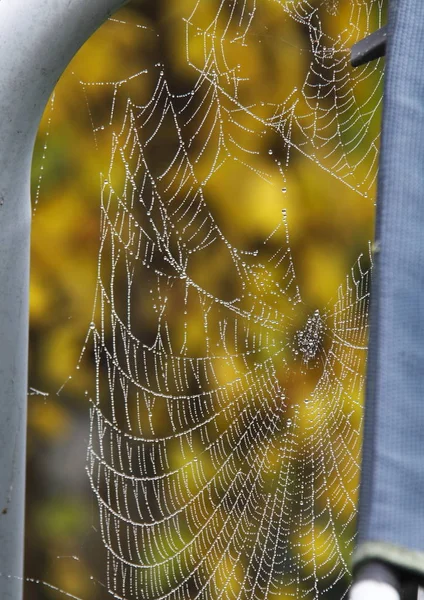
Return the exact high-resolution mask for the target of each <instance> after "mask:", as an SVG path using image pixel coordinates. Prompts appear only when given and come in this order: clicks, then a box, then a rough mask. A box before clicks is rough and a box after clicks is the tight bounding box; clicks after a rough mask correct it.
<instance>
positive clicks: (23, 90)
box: [0, 0, 127, 600]
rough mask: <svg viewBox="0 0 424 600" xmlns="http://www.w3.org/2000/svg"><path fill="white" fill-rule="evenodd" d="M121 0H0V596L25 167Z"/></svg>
mask: <svg viewBox="0 0 424 600" xmlns="http://www.w3.org/2000/svg"><path fill="white" fill-rule="evenodd" d="M126 1H127V0H73V1H72V2H70V1H69V0H12V1H11V0H4V1H1V0H0V573H1V575H0V600H6V599H7V600H18V599H19V598H21V596H22V587H23V584H22V577H23V546H24V542H23V540H24V501H25V449H26V443H25V438H26V400H27V355H28V287H29V246H30V227H31V210H30V171H31V160H32V154H33V147H34V142H35V137H36V133H37V129H38V125H39V121H40V119H41V116H42V113H43V111H44V108H45V106H46V103H47V101H48V98H49V96H50V94H51V92H52V91H53V88H54V86H55V84H56V82H57V80H58V79H59V77H60V76H61V74H62V72H63V71H64V69H65V68H66V66H67V65H68V64H69V62H70V60H71V59H72V57H73V56H74V54H75V53H76V52H77V50H78V49H79V48H80V47H81V46H82V44H83V43H84V42H85V41H86V40H87V39H88V38H89V37H90V36H91V34H92V33H93V32H94V31H95V30H96V29H97V28H98V27H99V26H100V25H101V24H102V23H103V22H104V21H105V20H106V19H107V17H108V16H110V14H112V13H113V12H114V11H116V10H117V9H118V8H120V7H121V6H122V5H123V4H125V3H126Z"/></svg>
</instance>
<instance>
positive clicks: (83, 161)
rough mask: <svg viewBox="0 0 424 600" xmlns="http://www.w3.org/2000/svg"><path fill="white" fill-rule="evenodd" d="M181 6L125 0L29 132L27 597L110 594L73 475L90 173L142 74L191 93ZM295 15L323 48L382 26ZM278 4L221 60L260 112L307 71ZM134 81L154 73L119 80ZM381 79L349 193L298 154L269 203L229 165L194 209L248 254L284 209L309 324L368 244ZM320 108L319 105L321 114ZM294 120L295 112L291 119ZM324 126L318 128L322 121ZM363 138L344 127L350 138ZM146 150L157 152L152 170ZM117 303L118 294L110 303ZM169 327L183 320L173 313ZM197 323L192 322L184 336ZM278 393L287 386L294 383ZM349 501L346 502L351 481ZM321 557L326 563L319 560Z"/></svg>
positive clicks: (300, 28)
mask: <svg viewBox="0 0 424 600" xmlns="http://www.w3.org/2000/svg"><path fill="white" fill-rule="evenodd" d="M195 4H196V3H195V2H194V1H193V0H178V2H177V1H176V0H155V1H154V2H149V1H144V2H141V1H133V2H132V3H131V4H130V5H129V6H128V7H126V8H125V9H123V10H122V11H120V13H119V14H117V15H116V16H115V18H114V19H112V20H110V21H108V22H107V23H105V25H104V26H103V27H102V28H101V29H100V30H99V31H98V32H97V33H96V34H95V35H94V36H93V38H92V39H91V40H90V41H89V42H87V44H86V45H85V46H84V48H83V49H82V50H81V51H80V52H79V54H78V55H77V56H76V57H75V59H74V60H73V62H72V64H71V65H70V66H69V68H68V70H67V72H66V73H65V75H64V76H63V78H62V79H61V81H60V82H59V84H58V86H57V89H56V91H55V93H54V96H53V97H52V99H51V101H50V102H49V105H48V106H47V109H46V112H45V115H44V118H43V121H42V124H41V127H40V131H39V136H38V140H37V145H36V151H35V156H34V163H33V179H32V185H33V208H34V220H33V234H32V270H31V306H30V317H31V330H30V373H29V386H30V393H29V397H28V411H29V417H28V423H29V424H28V471H27V477H28V480H27V481H28V483H27V517H26V518H27V522H26V567H25V571H26V575H27V577H28V578H35V579H37V580H40V581H44V582H47V583H48V584H49V585H45V584H43V583H33V582H30V581H28V582H27V583H26V592H25V594H26V595H25V598H26V599H27V600H30V599H31V600H41V599H51V598H63V597H65V596H64V594H63V592H61V591H58V590H63V591H65V592H66V593H68V594H73V595H75V596H77V597H79V598H82V599H84V600H86V599H89V598H90V599H92V598H93V599H95V598H106V597H108V593H107V588H106V582H105V561H106V555H105V551H104V548H103V545H102V543H101V540H100V537H99V535H98V507H97V501H96V500H95V498H94V496H93V494H92V491H91V489H90V485H89V481H88V477H87V474H86V470H85V465H86V455H87V445H88V436H89V418H88V411H89V403H88V400H87V391H88V394H91V393H92V390H93V384H94V381H95V376H94V361H93V360H90V351H91V350H90V345H89V343H88V350H87V351H86V352H85V354H84V355H83V357H82V359H81V352H82V349H83V347H84V345H85V344H86V342H87V332H88V331H89V328H90V323H91V321H92V307H93V301H94V294H95V290H96V277H97V269H98V252H99V243H100V241H99V233H100V190H101V184H102V179H101V173H106V172H107V171H108V168H109V164H110V160H111V144H110V139H111V138H110V136H111V131H112V130H113V128H114V127H115V126H116V128H119V125H120V123H121V122H122V119H123V114H124V113H125V110H126V104H125V99H126V98H127V97H131V99H132V101H133V102H135V103H138V104H140V105H142V104H143V103H145V102H146V101H147V100H148V99H149V97H150V95H151V93H152V89H153V86H154V85H155V82H156V74H155V72H154V69H153V68H152V66H153V65H155V64H166V78H167V81H168V82H169V84H170V86H171V88H172V89H173V91H174V93H176V94H178V93H183V92H184V90H186V89H189V88H190V86H191V85H192V84H193V81H194V80H195V79H196V77H197V76H196V73H195V72H194V70H193V69H190V68H189V67H188V66H187V56H186V38H185V34H186V27H185V21H184V18H186V17H187V15H190V14H191V12H192V9H193V7H194V6H195ZM219 4H220V3H219V2H218V1H217V0H210V2H209V3H208V2H204V3H203V7H206V8H205V9H204V11H203V12H202V13H201V17H200V18H204V19H205V22H206V21H207V20H208V18H210V15H212V14H215V13H216V11H217V7H218V5H219ZM286 4H287V6H288V8H290V10H292V9H293V6H294V5H296V4H297V5H298V7H301V5H302V3H301V2H298V3H296V2H287V3H286ZM304 4H308V7H309V8H308V10H310V8H311V7H312V8H313V7H316V9H317V10H320V11H321V13H320V16H321V20H322V23H323V26H324V29H325V31H326V32H327V33H328V35H329V36H331V37H332V39H337V38H338V37H339V38H343V36H344V38H343V39H348V38H349V36H352V40H354V39H355V38H359V37H361V35H362V34H363V33H365V32H367V31H371V30H373V29H375V28H377V27H378V26H379V25H380V22H381V21H380V20H381V19H384V6H383V3H378V2H371V1H370V2H368V3H367V2H365V3H364V2H362V3H359V2H358V3H355V2H351V0H339V1H335V2H330V3H329V2H327V3H326V6H325V10H323V6H324V3H322V2H318V1H317V2H315V3H314V2H312V0H311V1H310V2H309V3H304ZM358 4H362V5H363V6H364V7H365V8H367V7H368V8H370V10H363V11H362V12H360V13H358V14H360V20H359V21H357V22H356V23H355V28H354V30H353V29H352V28H353V25H352V12H353V11H354V8H352V7H353V6H354V5H358ZM282 5H284V2H271V1H270V0H269V1H267V0H265V1H263V2H258V10H259V13H260V17H259V19H258V21H259V23H260V24H261V27H260V28H259V29H258V30H257V31H256V33H255V35H256V38H255V40H254V43H252V44H250V45H249V46H248V49H246V48H245V47H243V46H239V45H237V44H234V45H233V46H232V47H231V52H232V56H231V58H232V60H233V61H234V63H237V64H239V65H240V72H241V74H242V75H243V76H245V77H248V80H249V86H250V87H249V90H250V91H249V90H247V91H246V90H245V92H244V94H245V96H244V101H245V103H246V104H248V103H249V100H248V94H250V95H251V102H252V103H253V102H256V101H257V98H258V94H259V91H260V94H259V96H260V98H261V99H262V100H263V102H264V104H265V105H266V106H273V105H275V106H276V105H281V104H282V102H283V100H284V99H285V98H287V97H288V96H289V95H290V94H291V93H292V90H293V89H294V88H296V87H297V88H298V89H302V87H303V86H304V83H305V79H306V77H307V73H308V71H309V69H310V62H311V55H310V30H308V28H307V27H305V24H304V23H303V24H302V23H300V22H299V21H296V19H289V18H284V19H281V18H280V17H281V15H282V14H283V13H282V12H281V7H282ZM289 5H290V6H289ZM365 5H367V6H365ZM208 10H209V14H208ZM158 33H159V34H160V35H159V36H158ZM190 50H191V52H192V57H193V60H194V61H196V57H197V58H198V59H199V61H201V57H202V52H203V49H202V47H201V45H200V46H199V47H196V42H193V45H192V46H191V47H190ZM196 53H197V54H196ZM144 69H147V70H149V72H151V73H152V74H151V75H149V74H147V75H144V76H143V77H134V78H132V76H133V75H134V74H136V73H140V72H141V71H143V70H144ZM381 70H382V67H381V65H379V66H373V67H372V68H371V69H368V71H367V75H366V77H363V80H362V81H360V80H359V79H358V78H357V80H355V85H356V94H357V101H358V104H359V106H361V107H362V106H363V107H364V114H367V115H369V114H370V113H372V114H373V118H372V119H370V120H369V126H368V133H367V136H366V137H365V138H362V141H361V143H360V144H359V145H358V146H357V147H353V146H354V145H352V146H351V148H350V149H349V156H352V154H353V156H356V158H353V159H352V162H353V163H355V164H359V166H358V167H357V169H356V171H355V174H354V177H353V176H352V177H353V179H352V181H350V180H349V178H348V177H347V176H346V177H334V176H333V175H334V173H333V174H332V173H331V165H329V166H328V168H327V169H325V168H323V164H324V163H325V160H324V156H325V155H326V150H325V149H322V157H323V159H322V160H321V161H320V157H318V159H317V160H311V156H310V153H308V152H305V153H302V152H300V151H296V149H292V151H291V155H290V162H289V165H288V167H287V168H285V169H284V183H282V185H281V186H280V187H279V189H278V190H277V191H276V187H275V186H274V187H272V186H269V185H268V184H267V183H266V182H264V181H263V180H261V179H259V178H258V177H257V176H256V175H255V174H254V173H252V175H251V177H250V176H249V175H247V174H246V171H242V170H240V169H238V168H237V167H236V166H235V165H234V164H232V165H231V166H229V167H228V168H226V169H225V170H223V171H222V173H221V174H220V175H219V176H218V177H216V178H215V180H214V181H213V183H212V185H211V189H210V193H209V196H208V201H210V203H211V210H213V211H214V214H216V215H217V216H218V217H217V218H218V219H219V223H220V224H221V225H222V227H223V229H224V230H225V231H226V232H230V235H231V236H232V237H231V239H232V241H233V242H234V244H235V245H237V246H238V247H244V248H253V247H255V246H256V245H257V244H258V243H261V242H262V241H263V240H264V239H265V238H266V237H267V236H268V235H269V234H270V232H271V231H272V230H273V229H274V228H275V226H276V222H277V221H276V219H277V220H278V219H279V218H280V215H281V210H282V209H283V208H285V209H286V210H287V219H288V227H289V231H290V240H291V251H292V256H293V260H294V264H295V270H296V276H297V281H298V285H299V288H300V289H301V293H302V298H303V300H304V304H305V305H306V306H309V307H314V308H316V307H318V309H320V310H321V311H323V312H325V310H326V307H327V306H328V305H329V304H330V305H331V301H332V299H333V300H334V298H335V297H336V296H337V291H338V289H339V286H340V285H341V284H342V283H343V281H344V280H345V278H346V275H348V274H349V273H350V269H351V267H352V265H354V264H355V261H356V260H357V258H358V256H359V255H360V254H365V255H367V251H368V250H367V249H368V241H369V240H370V239H372V235H373V219H374V200H375V184H374V183H372V178H370V177H369V175H368V172H369V165H367V164H366V161H365V163H364V166H363V167H361V164H360V157H361V156H362V155H365V154H366V152H367V151H368V145H369V140H375V139H376V138H377V137H378V130H379V119H380V116H379V114H380V108H379V106H380V101H381ZM317 78H319V75H317ZM119 81H121V82H125V84H122V85H120V86H119V88H118V89H119V94H117V93H116V90H117V86H116V82H119ZM349 81H350V80H349ZM312 85H313V82H312ZM346 85H347V84H346ZM349 85H350V84H349ZM114 98H115V100H114ZM114 101H115V102H116V105H115V106H114V113H113V120H112V123H110V114H111V107H112V105H113V103H114ZM325 102H326V100H325V99H324V100H323V103H324V104H323V106H324V107H325ZM330 105H331V100H330V99H329V100H328V107H327V108H329V107H330ZM298 108H299V107H298ZM299 110H300V112H302V107H300V108H299ZM303 112H304V113H307V112H308V111H307V110H304V111H303ZM328 119H329V122H330V121H331V111H329V113H328ZM361 126H362V123H361V122H356V121H355V119H352V122H351V124H350V126H349V132H350V134H349V135H351V139H354V137H355V132H356V131H360V129H361ZM329 127H330V125H329ZM328 137H331V136H330V134H328ZM301 142H302V140H301V139H299V143H301ZM268 149H272V154H269V153H268ZM334 152H335V153H336V154H334V155H333V156H332V158H331V164H332V165H333V166H334V165H336V168H335V171H337V164H338V161H337V158H336V156H337V152H339V153H340V157H342V156H343V155H344V154H345V153H346V148H343V146H338V147H336V148H335V150H334ZM160 153H161V151H160V149H158V161H159V160H160ZM286 158H287V148H284V147H283V145H282V144H280V142H279V139H278V137H277V136H275V137H274V138H272V137H271V136H268V137H265V138H264V140H263V154H262V156H261V159H260V160H261V161H263V166H264V169H265V170H267V171H273V170H274V171H275V173H276V176H278V173H277V172H278V168H277V166H275V161H276V160H278V161H280V162H283V164H285V161H286ZM204 160H205V162H206V161H207V160H208V157H207V156H206V157H205V158H204ZM201 167H202V165H200V167H199V168H201ZM205 168H206V167H205ZM361 169H362V170H361ZM353 180H354V183H353V184H352V182H353ZM364 182H366V185H365V184H364ZM363 184H364V185H363ZM236 199H237V201H235V200H236ZM258 199H260V202H258ZM276 215H278V216H277V217H276ZM199 268H200V267H199ZM208 268H209V269H211V270H210V271H209V272H210V273H212V274H213V277H215V278H216V286H217V289H219V286H223V285H225V281H226V268H227V265H226V264H225V263H223V264H221V265H220V264H219V261H218V264H216V261H215V264H214V265H213V266H210V267H208ZM223 282H224V283H223ZM138 285H140V286H141V285H142V282H139V283H138ZM126 291H127V290H126V289H123V294H124V295H125V294H126ZM139 298H140V300H139V310H140V313H141V314H143V312H146V311H147V312H148V310H149V309H148V298H145V296H144V295H143V291H142V290H140V295H139ZM174 318H175V319H176V320H177V319H179V318H181V315H180V314H179V313H178V311H175V316H174ZM196 326H197V325H196V323H195V322H193V324H192V327H193V328H195V327H196ZM145 327H146V338H147V339H149V336H151V335H152V331H149V325H148V323H146V324H145ZM199 335H200V336H201V332H199ZM91 358H92V357H91ZM299 377H300V375H299ZM313 377H314V376H313V374H312V375H311V378H312V379H313ZM312 379H311V380H312ZM292 385H293V386H294V387H295V386H296V379H294V383H292ZM299 385H300V384H299ZM302 385H303V386H304V385H305V383H304V381H303V382H302ZM302 389H303V388H302ZM302 393H303V392H302ZM357 422H358V423H359V422H360V415H357ZM352 490H353V492H352V493H355V492H354V490H356V484H355V482H354V483H353V484H352ZM346 547H348V548H350V547H351V546H346ZM347 556H348V552H347ZM321 559H322V560H323V561H325V556H324V557H321ZM343 585H346V582H343ZM55 588H57V589H55ZM339 591H340V590H338V589H337V588H336V589H335V590H333V591H331V590H330V591H329V592H328V594H327V596H326V597H328V598H329V599H331V598H338V597H340V596H338V595H337V594H338V593H339ZM308 597H309V596H308ZM312 597H313V596H310V598H312ZM283 598H284V596H282V597H281V600H283Z"/></svg>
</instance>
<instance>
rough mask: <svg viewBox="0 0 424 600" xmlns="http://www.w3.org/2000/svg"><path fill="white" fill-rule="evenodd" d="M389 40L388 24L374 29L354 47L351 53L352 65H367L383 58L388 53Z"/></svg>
mask: <svg viewBox="0 0 424 600" xmlns="http://www.w3.org/2000/svg"><path fill="white" fill-rule="evenodd" d="M386 41H387V26H384V27H382V28H381V29H379V30H378V31H374V33H372V34H371V35H369V36H367V37H366V38H364V39H363V40H361V41H360V42H357V43H356V44H355V45H354V46H353V47H352V51H351V55H350V62H351V65H352V67H359V66H361V65H365V64H367V63H369V62H371V61H373V60H376V59H377V58H381V57H382V56H385V54H386Z"/></svg>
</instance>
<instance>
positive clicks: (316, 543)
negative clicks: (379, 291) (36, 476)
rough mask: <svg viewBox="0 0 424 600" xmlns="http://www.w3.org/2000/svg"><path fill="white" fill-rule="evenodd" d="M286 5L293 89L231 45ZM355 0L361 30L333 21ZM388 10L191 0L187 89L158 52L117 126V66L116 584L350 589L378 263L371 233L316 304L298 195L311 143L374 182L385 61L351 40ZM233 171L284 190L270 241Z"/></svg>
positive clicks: (111, 367)
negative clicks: (356, 55) (290, 182)
mask: <svg viewBox="0 0 424 600" xmlns="http://www.w3.org/2000/svg"><path fill="white" fill-rule="evenodd" d="M271 4H272V10H273V11H274V13H275V14H277V15H279V16H280V18H281V27H282V31H283V32H284V23H290V22H295V23H296V26H298V27H299V28H300V29H301V30H302V31H303V32H304V40H305V45H304V47H302V48H301V49H299V48H298V49H297V51H300V52H302V53H303V54H304V56H305V65H306V68H305V79H304V83H303V86H302V87H301V88H299V89H297V88H293V89H292V90H291V91H290V92H289V93H288V94H287V93H284V97H283V98H281V103H279V104H275V103H270V102H268V101H267V100H266V98H265V100H264V99H263V96H265V91H264V90H260V89H254V90H252V88H251V86H250V87H249V78H248V77H245V76H244V72H243V64H242V65H239V64H234V61H233V60H232V58H231V49H232V47H234V46H238V47H241V48H242V49H246V51H248V49H249V45H250V44H258V43H262V42H264V43H265V41H266V37H267V36H269V35H270V33H269V31H268V30H267V28H263V27H262V25H263V21H262V20H261V14H263V13H262V12H261V11H263V10H267V7H268V8H269V6H271ZM347 6H349V8H346V7H347ZM211 7H213V11H212V12H211ZM342 10H344V11H345V14H346V11H347V10H348V12H349V27H347V28H346V29H345V30H343V31H341V32H338V34H337V35H330V34H328V33H326V31H325V24H326V23H331V22H332V21H331V19H337V18H338V16H339V14H340V12H341V11H342ZM214 11H215V12H214ZM382 11H383V5H382V2H379V1H373V0H363V1H362V0H353V1H351V2H349V3H343V2H321V3H319V2H316V3H310V2H305V1H302V0H299V1H292V2H290V1H287V2H284V1H283V0H280V1H275V2H270V1H268V0H256V1H254V0H229V1H228V0H227V1H226V2H220V1H217V2H207V1H206V0H198V2H197V3H195V5H194V9H193V10H192V12H191V13H189V12H188V13H187V15H186V19H185V23H184V27H185V28H186V40H187V42H186V44H187V45H186V64H187V68H188V69H189V70H190V72H191V73H192V75H193V77H194V84H193V85H192V86H191V88H190V89H188V90H186V91H181V90H178V91H175V90H174V89H173V87H172V84H171V83H170V82H169V81H168V78H167V65H166V64H162V63H157V64H155V65H152V66H151V68H150V69H148V70H146V71H143V72H140V73H137V74H136V75H134V78H135V79H136V80H137V81H138V82H139V85H140V86H143V85H144V82H145V81H150V82H151V81H154V84H153V85H152V93H151V95H150V98H149V99H148V100H147V101H146V102H145V103H143V104H137V103H136V102H134V101H133V100H131V99H130V98H126V99H125V102H126V109H125V116H124V119H123V120H122V121H121V122H119V123H118V122H117V118H116V114H115V103H116V102H117V101H118V100H119V97H120V96H122V90H123V88H124V87H125V83H126V82H125V81H121V82H116V83H113V86H114V102H113V105H112V108H111V114H110V122H109V124H107V126H108V128H109V130H110V131H111V136H112V139H113V142H112V151H111V162H110V169H109V172H108V173H107V174H106V175H105V176H104V181H103V187H102V198H101V244H100V251H99V263H98V264H99V266H98V281H97V293H96V300H95V306H94V311H93V322H92V324H91V327H90V331H89V336H88V337H89V339H90V340H91V341H92V344H93V347H94V356H95V364H96V395H95V397H93V398H92V399H91V416H90V418H91V427H90V442H89V448H88V461H87V472H88V475H89V478H90V482H91V486H92V489H93V492H94V494H95V496H96V498H97V501H98V507H99V520H100V531H101V536H102V540H103V543H104V546H105V548H106V552H107V556H108V562H107V586H108V591H109V592H110V593H111V594H112V595H114V596H115V597H116V598H125V599H132V598H137V599H143V600H159V599H165V598H166V599H168V598H169V599H175V600H177V599H179V600H186V599H189V598H190V599H194V598H204V599H206V598H210V599H213V600H219V599H234V600H235V599H265V598H267V599H271V598H280V599H283V598H320V597H328V598H331V597H334V598H335V597H337V598H343V597H345V596H346V593H347V588H348V581H349V577H348V576H349V566H348V562H349V556H350V553H351V550H352V541H353V537H354V531H355V528H354V520H355V514H356V496H357V487H358V462H359V456H360V427H361V402H362V395H363V385H364V377H363V371H364V364H365V358H366V342H367V315H368V303H369V283H370V269H371V266H370V265H371V262H372V261H371V255H370V252H369V251H367V252H365V256H361V257H360V258H359V259H358V260H357V261H356V263H355V264H354V265H353V267H352V269H351V271H350V272H349V273H348V274H347V276H346V279H345V281H344V282H341V285H340V287H339V290H338V294H337V297H336V299H335V300H333V301H330V302H329V303H328V304H327V305H326V307H324V308H322V307H320V308H310V307H308V306H307V305H306V304H305V303H304V301H303V300H302V295H301V290H300V289H299V286H298V283H297V279H296V273H295V265H294V260H293V257H292V252H291V249H290V237H289V231H288V223H289V222H290V214H287V215H286V212H285V210H284V199H285V196H284V194H285V192H286V185H287V183H286V180H287V170H288V169H289V167H290V163H291V160H292V157H293V156H294V155H295V154H299V153H301V154H302V155H303V156H305V157H308V158H309V159H310V160H311V161H313V162H315V163H316V164H317V165H318V166H319V167H321V168H322V169H324V170H326V171H328V172H329V173H331V175H333V176H334V177H336V178H337V179H338V180H339V181H342V182H343V183H344V184H345V185H346V186H349V187H351V188H353V189H355V190H356V191H357V192H358V201H364V200H362V197H363V196H366V195H367V194H368V192H369V191H370V190H371V189H372V186H373V185H374V181H375V177H376V159H377V143H378V140H377V139H376V137H375V136H373V134H372V129H373V128H372V124H373V120H374V119H375V115H376V111H377V109H378V101H376V97H377V96H378V88H379V86H380V82H381V77H382V70H381V65H379V64H378V63H377V64H374V65H370V66H368V67H366V68H365V69H362V70H360V71H358V72H352V71H351V69H350V68H349V52H348V49H349V48H350V47H351V46H352V44H353V43H355V42H356V41H357V40H358V39H360V38H361V37H362V36H363V35H365V34H367V33H369V32H370V31H371V29H372V28H373V27H375V25H376V24H378V23H379V21H381V18H382ZM334 28H335V27H334ZM140 35H143V30H140ZM276 39H277V40H278V39H279V38H278V37H277V38H276ZM307 40H309V45H308V44H307V43H306V41H307ZM282 41H284V40H282ZM199 47H200V48H201V50H200V51H199ZM193 48H195V49H196V51H195V52H194V54H195V56H194V57H193ZM227 54H228V56H227ZM199 57H200V58H199ZM147 78H150V79H149V80H148V79H147ZM370 81H371V83H372V85H370V84H369V82H370ZM364 82H365V84H364ZM367 82H368V83H367ZM83 85H84V87H85V89H86V90H87V89H88V84H86V83H84V84H83ZM90 85H95V84H94V83H90ZM146 85H147V84H146ZM364 85H365V86H366V85H368V88H367V87H364ZM361 86H362V87H361ZM364 89H365V90H368V92H369V89H371V92H369V93H368V94H367V95H364V92H363V90H364ZM268 139H272V140H273V142H272V147H267V140H268ZM275 148H277V151H276V150H275ZM158 154H159V155H160V159H158ZM232 168H237V169H238V170H239V173H241V174H243V172H246V173H247V172H248V173H249V174H251V173H252V172H253V173H254V176H255V177H257V178H258V179H260V180H261V181H265V182H266V183H267V185H269V186H270V187H275V188H276V189H278V193H280V194H281V206H282V212H281V213H280V214H279V215H276V227H275V229H274V231H272V232H270V235H269V237H268V238H267V239H266V240H264V241H262V242H261V243H258V244H257V247H255V248H247V249H246V248H239V247H238V245H237V243H236V242H234V241H232V236H231V235H230V234H231V228H230V229H229V228H228V226H227V228H226V226H224V225H222V224H221V222H220V220H219V218H216V216H215V215H214V213H213V193H214V181H215V179H216V177H218V176H219V174H220V172H222V171H224V173H225V169H232ZM234 201H235V202H237V201H238V199H237V198H236V197H235V198H234ZM257 203H258V210H260V206H261V198H260V197H258V198H257ZM241 210H242V209H241ZM220 265H224V267H222V268H221V266H220ZM223 273H224V275H223ZM123 289H124V290H125V289H126V290H127V294H122V290H123ZM140 306H143V307H144V308H143V311H141V310H140ZM176 315H177V317H178V318H176Z"/></svg>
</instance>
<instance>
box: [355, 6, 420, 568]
mask: <svg viewBox="0 0 424 600" xmlns="http://www.w3.org/2000/svg"><path fill="white" fill-rule="evenodd" d="M382 136H383V137H382V153H381V161H380V175H379V191H378V201H377V228H376V242H377V243H376V247H377V248H378V253H377V255H376V260H375V266H376V268H375V274H374V280H373V289H372V302H371V331H370V350H369V364H368V375H367V378H368V379H367V396H366V408H365V428H364V441H363V463H362V465H363V466H362V475H361V488H360V502H359V517H358V549H357V551H356V554H355V558H354V562H355V561H356V562H357V561H358V560H362V557H363V556H365V555H367V556H370V557H371V558H381V556H380V552H379V551H378V552H377V551H376V552H374V550H376V549H379V548H383V547H384V555H386V552H387V549H388V548H390V554H391V555H392V556H393V558H395V559H396V562H397V563H399V564H404V566H405V567H408V564H409V565H410V566H412V567H413V568H414V569H416V570H417V571H420V572H424V559H423V553H424V2H423V0H397V2H394V1H391V2H390V15H389V41H388V48H387V64H386V82H385V99H384V116H383V134H382ZM396 548H401V549H402V552H397V551H396ZM405 551H407V552H408V555H407V558H405V557H406V554H405ZM410 561H412V562H410Z"/></svg>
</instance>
